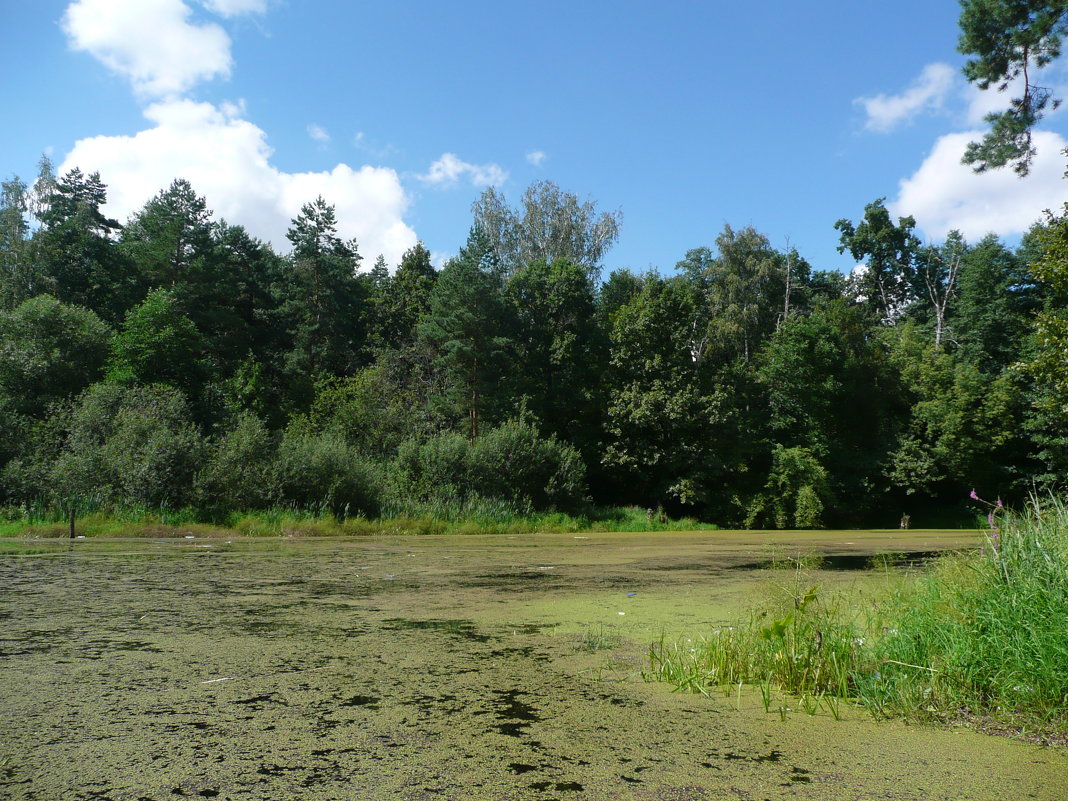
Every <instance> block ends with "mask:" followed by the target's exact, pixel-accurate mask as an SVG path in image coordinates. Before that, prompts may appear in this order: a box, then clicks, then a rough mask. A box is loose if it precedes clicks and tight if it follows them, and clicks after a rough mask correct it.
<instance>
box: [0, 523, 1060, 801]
mask: <svg viewBox="0 0 1068 801" xmlns="http://www.w3.org/2000/svg"><path fill="white" fill-rule="evenodd" d="M975 541H976V540H975V536H974V535H970V534H967V533H962V532H924V531H912V532H900V533H899V532H857V531H848V532H816V533H812V532H808V533H783V532H700V533H656V534H587V535H578V536H576V535H535V536H524V537H505V536H486V537H482V536H466V537H411V538H381V537H374V538H364V539H346V540H235V541H233V542H229V543H228V542H227V541H226V540H186V539H182V540H154V541H143V540H142V541H132V540H131V541H122V540H112V541H104V540H84V541H77V542H76V543H75V544H74V546H73V547H71V546H70V545H69V544H68V543H67V542H63V541H38V542H26V541H20V542H10V541H9V542H3V543H0V798H5V799H7V798H11V799H27V800H28V799H39V800H40V801H56V799H86V800H88V799H95V800H96V801H106V800H107V799H114V800H115V801H119V799H123V800H125V799H138V800H140V801H148V800H149V799H152V800H153V801H164V799H168V800H170V801H173V799H178V798H193V799H196V798H219V799H250V800H251V799H255V800H256V801H262V800H263V799H309V800H319V799H323V800H325V799H361V800H362V799H367V800H368V801H372V800H374V801H377V799H411V800H413V801H414V800H415V799H540V800H544V801H548V799H575V801H580V800H581V799H671V800H672V801H682V800H683V799H947V800H948V799H976V800H978V799H998V800H999V801H1004V799H1025V798H1032V799H1041V800H1043V801H1062V799H1064V798H1068V754H1066V753H1065V752H1064V750H1063V749H1043V748H1040V747H1037V746H1031V745H1026V744H1023V743H1019V742H1014V741H1010V740H1007V739H1003V738H995V737H991V736H986V735H981V734H976V733H973V732H968V731H957V730H947V729H933V728H924V727H915V726H905V725H903V724H900V723H875V722H873V721H871V720H870V719H869V718H868V717H867V716H866V714H865V713H863V712H862V711H856V712H852V713H849V714H847V715H846V719H845V720H843V721H835V720H833V719H832V718H830V717H829V716H828V715H825V714H819V715H815V716H808V715H805V714H802V713H795V714H791V715H789V716H787V719H786V720H785V721H783V720H780V718H779V715H778V714H774V713H773V714H771V715H768V714H766V713H765V712H764V710H763V707H762V706H761V705H760V703H759V700H758V699H755V698H753V696H752V694H750V693H745V692H743V693H742V694H741V695H738V696H735V695H732V696H730V697H717V698H712V699H709V698H706V697H704V696H697V695H683V694H677V693H672V692H671V691H670V688H669V687H667V686H665V685H659V684H649V683H646V682H644V681H642V679H641V677H640V671H641V670H642V668H643V667H644V666H645V665H646V662H645V652H646V649H647V647H648V644H649V643H650V642H651V641H652V640H654V639H656V638H658V637H660V636H661V635H666V636H668V637H669V638H670V639H677V640H681V641H682V642H686V640H687V638H691V639H693V638H696V637H699V636H700V634H701V633H702V632H703V631H708V630H709V629H710V628H713V627H715V626H719V625H723V624H725V623H728V622H729V621H731V620H734V619H737V618H738V617H739V616H744V614H745V612H744V610H745V609H746V608H747V606H748V605H750V604H752V603H754V602H756V600H757V599H758V598H759V596H760V593H762V592H765V591H766V590H767V588H768V587H769V586H770V585H774V584H775V583H776V582H777V581H782V580H783V577H782V571H776V570H768V569H765V568H766V566H767V563H768V562H769V561H770V560H773V559H774V558H778V557H781V556H783V555H787V556H789V555H791V554H792V553H795V552H819V553H822V554H825V555H827V556H829V557H830V558H829V559H828V561H827V562H826V563H825V567H824V569H822V570H820V571H819V572H818V574H817V576H816V578H817V580H818V581H820V582H821V583H822V584H823V585H824V586H825V587H829V588H830V587H835V586H848V587H850V588H851V589H852V590H853V591H854V592H857V593H858V594H859V595H858V597H860V598H861V602H863V599H864V598H866V597H868V596H869V595H870V596H871V597H872V598H874V597H875V596H877V594H878V592H879V591H880V590H881V588H883V587H885V585H886V583H887V582H891V581H897V580H900V575H901V573H902V572H903V571H904V572H907V571H915V570H919V569H922V562H923V560H924V559H925V558H926V557H928V556H929V555H930V554H931V553H933V552H936V551H940V550H942V549H946V548H961V547H971V546H973V545H974V544H975ZM885 551H893V552H897V553H903V554H907V555H909V557H908V558H905V559H903V560H899V564H900V565H902V566H899V567H896V568H886V567H882V568H880V569H876V570H871V569H867V567H866V566H867V558H868V557H869V556H870V555H872V554H874V553H878V552H885Z"/></svg>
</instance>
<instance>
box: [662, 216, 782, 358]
mask: <svg viewBox="0 0 1068 801" xmlns="http://www.w3.org/2000/svg"><path fill="white" fill-rule="evenodd" d="M716 248H717V251H718V252H717V254H716V255H713V254H712V252H711V251H710V250H709V249H708V248H697V249H694V250H691V251H689V252H688V253H687V254H686V258H685V259H683V260H682V261H681V262H679V263H678V264H677V265H676V269H677V270H678V271H679V272H681V273H683V274H684V275H685V276H686V277H687V279H688V285H689V287H691V288H692V290H693V292H694V293H695V299H694V311H695V314H694V317H693V322H692V326H691V330H692V336H691V345H690V349H691V352H692V355H693V358H694V360H695V361H698V362H700V361H703V360H704V359H705V358H707V357H708V356H709V355H716V356H718V357H719V358H720V359H733V358H741V359H742V360H743V361H744V362H746V363H748V362H749V360H750V359H751V357H752V356H753V354H755V353H756V351H757V349H758V348H759V346H760V343H761V341H762V340H763V338H764V337H765V336H767V334H768V333H770V332H771V331H772V330H773V329H774V327H775V322H776V320H777V319H779V318H780V317H781V314H782V313H783V309H784V306H785V293H786V281H785V268H786V260H785V259H784V258H783V257H782V255H781V254H779V253H777V252H776V251H775V250H774V249H773V248H772V247H771V244H770V243H769V242H768V239H767V237H766V236H764V235H763V234H761V233H760V232H759V231H757V230H756V229H755V228H753V227H751V226H748V227H746V228H743V229H741V230H740V231H735V230H734V229H733V228H731V226H729V225H725V226H724V227H723V231H722V233H720V235H719V236H717V237H716Z"/></svg>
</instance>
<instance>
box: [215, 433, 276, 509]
mask: <svg viewBox="0 0 1068 801" xmlns="http://www.w3.org/2000/svg"><path fill="white" fill-rule="evenodd" d="M273 458H274V441H273V438H272V436H271V433H270V432H269V431H268V430H267V427H266V426H265V425H264V424H263V421H262V420H260V419H259V418H258V417H256V416H255V415H254V414H249V413H245V414H242V415H241V416H240V417H238V419H237V422H236V424H235V425H234V427H233V428H232V429H231V430H230V431H227V432H226V433H225V434H223V435H222V436H221V437H219V438H218V439H217V440H215V441H214V442H213V443H211V445H210V446H209V447H208V453H207V459H206V460H205V463H204V467H203V468H202V469H201V471H200V472H199V473H198V475H197V497H198V500H199V503H200V505H201V507H202V508H204V509H206V510H208V511H210V512H213V513H216V514H218V513H220V512H227V511H232V510H237V509H240V510H249V509H263V508H265V507H266V506H267V505H268V504H269V503H270V501H271V487H270V484H271V467H272V460H273Z"/></svg>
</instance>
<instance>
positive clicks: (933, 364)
mask: <svg viewBox="0 0 1068 801" xmlns="http://www.w3.org/2000/svg"><path fill="white" fill-rule="evenodd" d="M884 339H885V340H886V341H887V342H888V345H889V357H890V363H891V365H892V366H893V367H894V368H895V369H896V371H897V372H898V374H899V375H900V376H901V390H902V393H903V396H904V398H905V399H906V401H907V402H908V405H909V408H910V411H909V416H908V418H907V420H906V421H905V425H904V427H903V429H902V431H901V432H900V434H899V435H898V445H897V447H896V448H895V449H894V450H893V452H892V453H891V454H890V455H889V458H888V468H887V473H886V475H887V479H888V480H889V482H890V484H891V486H893V487H896V488H898V489H901V490H903V491H904V492H905V494H906V495H912V494H914V493H925V494H927V495H929V496H934V495H936V494H937V493H938V491H939V490H940V489H941V490H944V491H946V492H947V493H948V492H952V491H953V488H957V490H958V492H960V489H959V488H962V487H965V486H967V485H969V484H979V485H983V486H999V487H1008V486H1010V485H1011V483H1012V481H1013V480H1014V478H1015V477H1014V476H1013V475H1012V472H1011V470H1010V469H1008V468H1007V465H1006V456H1007V455H1008V454H1009V453H1014V452H1017V453H1018V452H1019V451H1020V449H1021V447H1022V445H1021V444H1020V443H1019V442H1017V441H1016V440H1017V439H1018V438H1019V437H1020V434H1021V429H1022V423H1023V412H1024V409H1023V406H1022V403H1021V400H1022V397H1023V393H1022V392H1021V387H1020V383H1021V382H1020V379H1019V376H1017V375H1015V374H1013V373H1008V372H1003V373H1001V374H999V375H996V376H990V375H985V374H983V373H982V372H980V371H979V370H978V369H977V368H976V367H975V366H973V365H972V364H969V363H968V362H965V361H961V360H958V359H955V358H953V357H951V356H949V355H948V354H945V353H943V352H941V351H939V350H937V349H936V348H935V347H933V346H932V345H931V344H930V343H929V342H928V341H927V340H926V338H925V337H923V336H922V335H921V334H920V332H919V331H918V330H917V329H916V328H915V327H914V326H912V325H902V326H898V327H897V328H896V329H894V330H892V331H887V332H884ZM961 494H963V493H961Z"/></svg>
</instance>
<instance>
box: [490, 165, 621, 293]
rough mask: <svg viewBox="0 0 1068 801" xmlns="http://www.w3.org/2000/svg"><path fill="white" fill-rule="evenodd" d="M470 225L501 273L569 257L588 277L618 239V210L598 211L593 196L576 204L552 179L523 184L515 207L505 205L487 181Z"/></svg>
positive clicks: (592, 277)
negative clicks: (481, 236) (488, 250)
mask: <svg viewBox="0 0 1068 801" xmlns="http://www.w3.org/2000/svg"><path fill="white" fill-rule="evenodd" d="M472 210H473V211H474V218H475V227H476V228H477V229H478V230H480V231H481V232H482V234H483V235H484V236H485V238H486V241H487V244H488V245H489V247H490V250H491V251H492V253H493V255H494V262H495V265H496V267H497V269H498V270H499V271H500V272H502V273H503V274H504V275H506V276H508V275H511V274H512V273H513V272H515V271H517V270H520V269H522V268H523V267H524V266H526V265H528V264H533V263H534V262H544V263H545V264H552V263H553V262H555V261H557V260H563V261H569V262H571V263H572V264H575V265H577V266H578V267H580V268H581V269H582V270H583V271H584V272H585V274H586V275H587V276H588V277H589V279H590V280H591V281H595V280H596V279H597V277H598V275H599V273H600V266H601V259H602V257H603V256H604V254H605V251H607V250H608V249H609V248H610V247H611V246H612V245H613V244H615V242H616V240H617V239H618V238H619V222H620V219H621V218H622V216H623V215H622V213H621V212H619V211H616V212H611V213H609V212H603V213H601V214H597V205H596V204H595V203H594V202H593V201H587V202H585V203H580V202H579V199H578V198H577V197H576V196H575V195H573V194H571V193H570V192H564V191H562V190H561V189H560V187H558V186H557V185H556V184H554V183H553V182H552V181H536V182H535V183H533V184H531V185H530V186H529V187H527V189H526V191H525V192H524V193H523V197H522V198H521V200H520V207H519V209H516V210H513V209H511V208H509V207H508V205H507V203H506V202H505V199H504V196H503V195H501V194H500V193H499V192H498V191H497V190H496V189H494V188H493V187H492V186H491V187H489V188H487V189H486V190H485V191H484V192H483V193H482V196H481V197H480V198H479V199H478V200H477V201H476V202H475V204H474V206H473V209H472Z"/></svg>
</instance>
